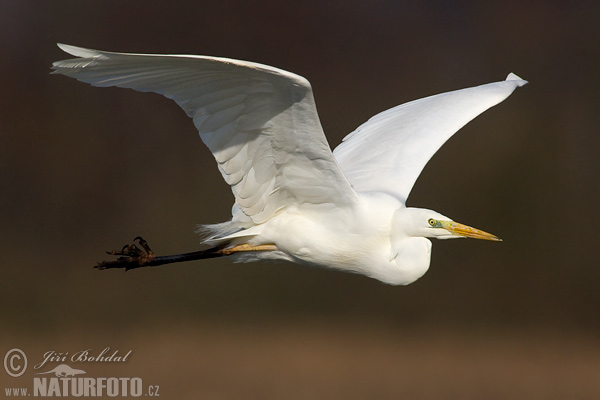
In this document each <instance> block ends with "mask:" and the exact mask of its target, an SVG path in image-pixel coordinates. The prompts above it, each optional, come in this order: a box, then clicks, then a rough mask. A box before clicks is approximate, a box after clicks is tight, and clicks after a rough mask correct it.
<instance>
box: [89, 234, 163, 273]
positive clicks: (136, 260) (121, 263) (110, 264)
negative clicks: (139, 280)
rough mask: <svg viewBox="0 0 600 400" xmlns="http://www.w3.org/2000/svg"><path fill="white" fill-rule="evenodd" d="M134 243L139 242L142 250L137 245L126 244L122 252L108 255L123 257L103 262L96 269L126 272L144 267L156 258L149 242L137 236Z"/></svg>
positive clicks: (109, 252) (117, 251)
mask: <svg viewBox="0 0 600 400" xmlns="http://www.w3.org/2000/svg"><path fill="white" fill-rule="evenodd" d="M133 241H134V242H135V241H137V242H138V244H139V245H140V246H141V247H142V248H141V249H140V248H139V247H138V246H136V245H135V243H132V244H126V245H125V246H123V247H122V248H121V250H112V251H107V252H106V253H107V254H110V255H112V256H121V257H119V258H117V259H116V261H102V262H100V263H98V265H96V266H95V268H98V269H107V268H125V270H130V269H133V268H138V267H140V266H143V265H144V264H146V263H148V262H149V261H152V260H153V259H154V258H155V257H156V255H155V254H154V252H153V251H152V249H150V246H149V245H148V242H146V241H145V240H144V239H143V238H142V237H141V236H137V237H136V238H135V239H133ZM142 249H143V250H142Z"/></svg>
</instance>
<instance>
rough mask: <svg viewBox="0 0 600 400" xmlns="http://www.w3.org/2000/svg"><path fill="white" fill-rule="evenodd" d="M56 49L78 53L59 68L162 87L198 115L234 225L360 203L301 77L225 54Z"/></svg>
mask: <svg viewBox="0 0 600 400" xmlns="http://www.w3.org/2000/svg"><path fill="white" fill-rule="evenodd" d="M59 47H60V48H61V49H62V50H64V51H65V52H67V53H69V54H71V55H74V56H76V57H80V58H75V59H70V60H63V61H58V62H55V63H54V64H53V69H54V72H55V73H60V74H63V75H66V76H70V77H73V78H76V79H78V80H80V81H83V82H87V83H90V84H92V85H94V86H102V87H104V86H118V87H124V88H130V89H134V90H138V91H141V92H155V93H159V94H162V95H164V96H165V97H167V98H169V99H172V100H174V101H175V102H176V103H177V104H178V105H179V106H180V107H181V108H182V109H183V110H184V111H185V112H186V113H187V115H188V116H190V117H191V118H192V119H193V122H194V125H195V126H196V128H197V129H198V131H199V133H200V137H201V139H202V141H203V142H204V143H205V144H206V146H207V147H208V148H209V149H210V151H211V152H212V153H213V155H214V157H215V159H216V161H217V163H218V167H219V171H220V172H221V174H222V175H223V178H224V179H225V181H226V182H227V183H228V184H229V185H231V189H232V191H233V194H234V196H235V204H234V207H233V208H232V213H233V221H234V222H236V221H237V222H238V224H237V225H236V227H237V228H240V227H242V228H247V227H250V226H252V225H253V224H260V223H262V222H265V221H266V220H268V219H269V218H271V217H272V216H273V214H275V213H277V212H278V211H279V210H281V209H282V208H285V207H286V206H287V205H289V204H292V203H294V204H302V203H316V204H320V203H333V204H336V205H339V206H345V205H352V204H354V202H355V201H356V193H355V192H354V190H353V189H352V188H351V186H350V184H349V183H348V181H347V179H346V178H345V176H344V174H343V173H342V172H341V170H340V168H339V166H338V164H337V162H336V160H335V158H334V157H333V154H332V152H331V148H330V147H329V145H328V143H327V140H326V139H325V135H324V133H323V130H322V128H321V124H320V122H319V118H318V115H317V111H316V107H315V104H314V98H313V94H312V89H311V87H310V84H309V82H308V81H307V80H306V79H304V78H302V77H301V76H298V75H295V74H292V73H289V72H286V71H283V70H279V69H277V68H273V67H269V66H265V65H261V64H256V63H251V62H244V61H237V60H231V59H225V58H216V57H206V56H178V55H177V56H176V55H149V54H127V53H112V52H105V51H97V50H91V49H84V48H80V47H75V46H69V45H62V44H59Z"/></svg>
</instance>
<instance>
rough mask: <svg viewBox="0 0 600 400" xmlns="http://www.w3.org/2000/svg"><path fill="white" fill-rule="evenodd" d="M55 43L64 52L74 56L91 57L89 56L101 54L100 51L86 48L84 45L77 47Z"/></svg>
mask: <svg viewBox="0 0 600 400" xmlns="http://www.w3.org/2000/svg"><path fill="white" fill-rule="evenodd" d="M56 45H57V46H58V48H59V49H61V50H62V51H64V52H65V53H67V54H70V55H72V56H75V57H82V58H91V57H98V56H99V55H101V52H99V51H97V50H92V49H86V48H84V47H78V46H73V45H70V44H64V43H56Z"/></svg>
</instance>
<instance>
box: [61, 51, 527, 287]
mask: <svg viewBox="0 0 600 400" xmlns="http://www.w3.org/2000/svg"><path fill="white" fill-rule="evenodd" d="M58 46H59V47H60V48H61V49H62V50H64V51H65V52H67V53H69V54H71V55H73V56H76V57H79V58H75V59H69V60H63V61H57V62H55V63H54V64H53V69H54V72H55V73H60V74H63V75H66V76H70V77H73V78H76V79H78V80H80V81H83V82H87V83H90V84H92V85H94V86H102V87H106V86H118V87H124V88H130V89H134V90H138V91H141V92H155V93H159V94H162V95H163V96H165V97H168V98H169V99H173V100H174V101H175V102H176V103H177V104H178V105H179V106H180V107H181V108H183V110H184V111H185V112H186V113H187V115H188V116H189V117H190V118H192V119H193V121H194V125H195V126H196V128H197V129H198V131H199V133H200V138H201V139H202V141H203V142H204V144H206V146H208V148H209V149H210V151H211V152H212V154H213V156H214V157H215V159H216V160H217V164H218V167H219V171H220V172H221V174H222V175H223V178H224V179H225V182H227V183H228V184H229V185H230V186H231V190H232V191H233V195H234V197H235V203H234V205H233V208H232V218H231V221H228V222H224V223H221V224H214V225H206V226H204V227H203V230H204V232H206V233H207V237H206V238H205V239H204V241H203V242H204V243H205V244H208V245H210V246H212V248H210V249H208V250H201V251H198V252H194V253H188V254H183V255H173V256H156V255H155V254H154V253H153V252H152V251H151V250H150V248H149V247H148V245H147V243H146V242H145V241H144V240H143V239H141V238H136V239H138V240H139V243H140V245H141V246H142V247H143V249H144V250H141V249H140V248H138V247H137V246H136V245H134V244H133V245H129V246H125V247H124V248H123V249H122V250H121V251H113V252H112V254H116V255H120V256H121V257H120V258H119V259H118V260H116V261H110V262H103V263H100V264H99V265H98V267H99V268H101V269H104V268H126V269H131V268H137V267H144V266H152V265H160V264H165V263H171V262H177V261H184V260H190V259H198V258H209V257H219V256H229V257H232V258H233V259H234V260H235V261H242V262H248V261H256V260H287V261H292V262H297V263H301V264H310V265H314V266H319V267H326V268H333V269H337V270H342V271H349V272H355V273H359V274H363V275H367V276H369V277H372V278H375V279H378V280H380V281H382V282H385V283H388V284H392V285H407V284H410V283H412V282H414V281H415V280H417V279H419V278H420V277H421V276H423V274H425V272H426V271H427V270H428V268H429V264H430V256H431V241H430V240H428V239H427V238H437V239H450V238H459V237H471V238H476V239H486V240H500V239H499V238H497V237H496V236H494V235H492V234H489V233H486V232H483V231H481V230H478V229H475V228H472V227H469V226H466V225H463V224H460V223H457V222H454V221H453V220H452V219H450V218H448V217H446V216H444V215H442V214H439V213H437V212H435V211H432V210H427V209H421V208H411V207H406V205H405V204H406V200H407V198H408V195H409V193H410V191H411V189H412V187H413V185H414V183H415V181H416V180H417V178H418V176H419V174H420V173H421V171H422V170H423V168H424V167H425V164H426V163H427V162H428V161H429V159H430V158H431V157H432V156H433V155H434V154H435V152H436V151H437V150H438V149H439V148H440V147H441V146H442V145H443V144H444V142H446V140H448V139H449V138H450V137H451V136H452V135H453V134H454V133H455V132H456V131H457V130H459V129H460V128H461V127H463V126H464V125H465V124H467V123H468V122H469V121H471V120H472V119H473V118H475V117H476V116H477V115H479V114H481V113H482V112H483V111H485V110H487V109H488V108H490V107H492V106H494V105H496V104H498V103H500V102H501V101H503V100H504V99H506V98H507V97H508V96H509V95H510V94H511V93H512V92H513V90H515V89H516V88H517V87H519V86H523V85H525V84H526V83H527V82H526V81H524V80H522V79H521V78H519V77H518V76H516V75H515V74H512V73H511V74H509V75H508V77H507V78H506V80H505V81H500V82H494V83H489V84H485V85H481V86H476V87H471V88H467V89H462V90H456V91H452V92H448V93H442V94H438V95H435V96H430V97H426V98H423V99H420V100H415V101H412V102H409V103H406V104H403V105H400V106H397V107H394V108H391V109H389V110H387V111H384V112H382V113H380V114H377V115H376V116H374V117H372V118H371V119H369V120H368V121H367V122H365V123H364V124H363V125H361V126H359V127H358V128H357V129H356V130H355V131H354V132H352V133H350V134H349V135H348V136H346V137H345V138H344V140H343V142H342V143H341V144H340V145H339V146H338V147H337V148H336V149H335V151H333V152H332V151H331V148H330V147H329V145H328V143H327V140H326V139H325V135H324V133H323V129H322V127H321V124H320V122H319V117H318V115H317V109H316V107H315V101H314V98H313V92H312V89H311V86H310V83H309V82H308V81H307V80H306V79H305V78H303V77H301V76H299V75H295V74H293V73H290V72H287V71H283V70H281V69H277V68H274V67H270V66H266V65H261V64H257V63H253V62H247V61H238V60H233V59H227V58H217V57H208V56H192V55H153V54H127V53H113V52H106V51H97V50H90V49H84V48H81V47H75V46H69V45H64V44H59V45H58Z"/></svg>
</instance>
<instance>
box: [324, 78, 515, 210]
mask: <svg viewBox="0 0 600 400" xmlns="http://www.w3.org/2000/svg"><path fill="white" fill-rule="evenodd" d="M526 83H527V81H524V80H522V79H521V78H519V77H518V76H517V75H515V74H512V73H511V74H509V75H508V77H507V78H506V80H505V81H501V82H495V83H489V84H486V85H481V86H476V87H472V88H467V89H462V90H456V91H453V92H447V93H442V94H438V95H435V96H430V97H425V98H423V99H419V100H415V101H412V102H409V103H406V104H402V105H400V106H397V107H394V108H391V109H389V110H387V111H384V112H382V113H380V114H377V115H375V116H374V117H372V118H371V119H369V120H368V121H367V122H365V123H364V124H362V125H361V126H359V127H358V128H357V129H356V130H355V131H354V132H352V133H350V134H349V135H348V136H346V137H345V138H344V141H343V142H342V143H341V144H340V145H339V146H338V147H337V148H336V149H335V150H334V152H333V154H334V156H335V158H336V160H337V162H338V163H339V165H340V167H341V168H342V171H344V174H345V175H346V177H347V178H348V180H349V181H350V183H351V184H352V186H353V187H354V189H355V190H356V191H358V192H361V191H365V192H368V191H380V192H386V193H390V194H392V195H393V196H395V197H396V198H398V199H400V200H401V201H403V202H406V199H407V198H408V195H409V193H410V191H411V189H412V187H413V185H414V184H415V182H416V180H417V178H418V177H419V175H420V174H421V171H422V170H423V168H424V167H425V165H426V164H427V162H428V161H429V159H431V157H432V156H433V155H434V154H435V152H437V151H438V149H439V148H440V147H441V146H442V145H443V144H444V143H445V142H446V141H447V140H448V139H449V138H450V137H451V136H452V135H454V134H455V133H456V131H458V130H459V129H460V128H462V127H463V126H464V125H466V124H467V123H468V122H469V121H471V120H472V119H473V118H475V117H476V116H478V115H479V114H481V113H482V112H484V111H485V110H487V109H488V108H490V107H492V106H494V105H496V104H498V103H500V102H501V101H503V100H504V99H506V98H507V97H508V96H509V95H510V94H511V93H512V92H513V90H515V89H516V88H517V87H519V86H523V85H525V84H526Z"/></svg>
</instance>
